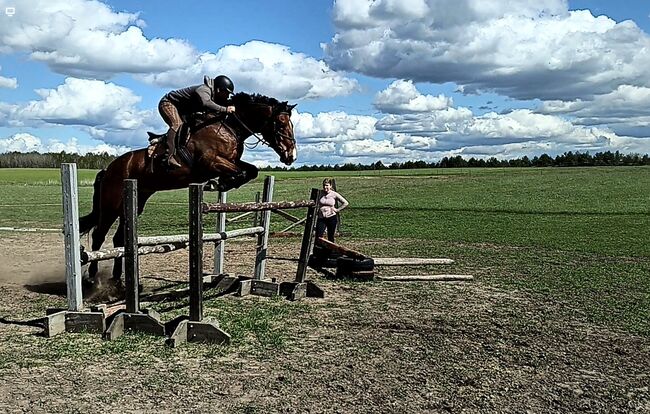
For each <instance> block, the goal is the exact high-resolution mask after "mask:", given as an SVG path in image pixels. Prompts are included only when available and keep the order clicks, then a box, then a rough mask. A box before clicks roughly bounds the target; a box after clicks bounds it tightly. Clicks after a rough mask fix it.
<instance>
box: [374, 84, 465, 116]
mask: <svg viewBox="0 0 650 414" xmlns="http://www.w3.org/2000/svg"><path fill="white" fill-rule="evenodd" d="M374 105H375V107H376V108H377V109H379V110H380V111H382V112H386V113H398V114H399V113H404V112H429V111H436V110H441V109H445V108H448V107H450V106H452V105H453V100H452V99H451V98H449V97H447V96H444V95H442V94H441V95H438V96H431V95H422V94H420V93H419V92H418V91H417V89H416V88H415V85H413V82H412V81H410V80H409V81H404V80H396V81H395V82H393V83H391V84H390V86H389V87H388V88H387V89H385V90H383V91H381V92H379V93H377V95H376V96H375V102H374Z"/></svg>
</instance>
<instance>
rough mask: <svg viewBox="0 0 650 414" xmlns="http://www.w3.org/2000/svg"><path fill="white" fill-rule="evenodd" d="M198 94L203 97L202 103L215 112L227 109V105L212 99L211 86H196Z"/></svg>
mask: <svg viewBox="0 0 650 414" xmlns="http://www.w3.org/2000/svg"><path fill="white" fill-rule="evenodd" d="M196 94H197V95H198V96H199V98H200V99H201V104H203V107H204V108H206V109H209V110H211V111H215V112H226V111H227V110H226V107H225V106H221V105H218V104H216V103H214V101H213V100H212V96H211V94H210V88H208V87H207V86H205V85H201V86H199V87H198V88H196Z"/></svg>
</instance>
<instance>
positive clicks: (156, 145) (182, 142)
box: [147, 112, 225, 170]
mask: <svg viewBox="0 0 650 414" xmlns="http://www.w3.org/2000/svg"><path fill="white" fill-rule="evenodd" d="M208 115H209V114H207V113H204V112H197V113H194V114H191V115H188V116H184V117H183V123H182V124H181V127H180V129H179V130H178V132H177V133H176V137H174V144H175V146H176V154H178V156H179V157H180V158H181V160H182V161H183V162H184V163H186V164H187V165H188V166H190V167H192V164H193V163H194V161H193V159H192V155H191V154H190V152H189V151H188V149H187V143H188V142H189V140H190V137H191V136H192V133H194V132H196V131H198V130H200V129H202V128H204V127H206V126H208V125H211V124H213V123H216V122H221V121H223V120H224V118H225V116H212V117H208ZM147 135H149V147H148V148H147V156H148V157H149V158H150V159H151V160H152V161H158V162H160V161H162V159H163V158H164V156H165V152H166V137H167V133H163V134H155V133H153V132H147ZM153 164H154V163H153V162H152V165H151V168H152V170H153Z"/></svg>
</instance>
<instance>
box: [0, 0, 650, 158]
mask: <svg viewBox="0 0 650 414" xmlns="http://www.w3.org/2000/svg"><path fill="white" fill-rule="evenodd" d="M7 7H13V8H15V14H14V15H13V16H7V15H6V14H5V13H4V11H6V8H7ZM649 16H650V2H647V1H641V0H627V1H605V0H589V1H587V0H581V1H573V0H572V1H568V2H567V1H564V0H530V1H529V0H374V1H371V0H339V1H325V0H310V1H290V0H282V1H272V2H262V1H252V0H239V1H237V2H232V3H229V2H228V3H227V2H221V1H218V2H212V1H211V2H199V1H192V2H183V3H182V4H181V3H179V2H176V1H174V2H172V1H157V2H152V1H144V0H140V1H127V0H120V1H105V2H99V1H86V0H65V1H61V0H11V1H8V0H0V152H6V151H32V150H36V151H41V152H47V151H61V150H65V151H69V152H81V153H85V152H89V151H108V152H111V153H114V154H119V153H122V152H125V151H127V150H129V149H133V148H139V147H142V146H143V145H144V144H145V143H146V131H148V130H151V131H158V132H162V131H163V130H164V129H165V127H164V124H163V122H162V121H161V119H160V116H159V114H158V113H157V103H158V101H159V99H160V97H161V96H162V95H164V94H165V93H166V92H167V91H169V90H171V89H175V88H180V87H184V86H187V85H191V84H196V83H199V82H200V81H201V79H202V77H203V75H204V74H208V75H211V76H216V75H218V74H222V73H223V74H226V75H228V76H230V77H231V78H232V79H233V80H234V81H235V86H236V89H237V90H239V91H245V92H249V93H252V92H257V93H262V94H265V95H268V96H272V97H275V98H278V99H280V100H289V101H290V102H291V103H297V104H298V106H297V107H296V109H295V110H294V113H293V115H292V119H293V121H294V124H295V130H296V136H297V140H298V149H299V153H298V155H299V158H298V161H297V163H296V165H301V164H304V163H306V164H314V163H316V164H322V163H345V162H362V163H370V162H375V161H377V160H382V161H383V162H385V163H388V162H393V161H406V160H427V161H435V160H438V159H440V158H442V157H444V156H455V155H462V156H463V157H465V158H469V157H480V158H488V157H492V156H495V157H497V158H514V157H520V156H523V155H528V156H534V155H540V154H542V153H549V154H551V155H554V154H558V153H562V152H565V151H590V152H592V153H593V152H597V151H606V150H612V151H616V150H619V151H623V152H638V153H648V152H650V127H649V125H650V69H649V68H650V35H649V33H650V17H649ZM244 158H245V159H246V160H248V161H249V162H254V163H256V164H258V165H265V164H272V165H276V164H279V160H278V159H277V156H276V155H275V154H274V153H273V152H272V151H270V150H268V149H266V148H262V147H258V148H256V149H254V150H247V152H246V153H245V155H244Z"/></svg>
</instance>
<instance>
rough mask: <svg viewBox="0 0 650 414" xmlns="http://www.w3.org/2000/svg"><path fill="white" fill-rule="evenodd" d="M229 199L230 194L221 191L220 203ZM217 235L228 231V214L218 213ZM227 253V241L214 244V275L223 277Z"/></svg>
mask: <svg viewBox="0 0 650 414" xmlns="http://www.w3.org/2000/svg"><path fill="white" fill-rule="evenodd" d="M227 199H228V193H227V192H225V191H219V194H218V196H217V202H218V203H225V202H226V200H227ZM216 231H217V233H223V232H224V231H226V213H225V212H219V213H217V228H216ZM225 251H226V242H225V240H219V241H217V242H215V243H214V269H213V272H212V273H213V274H215V275H221V274H223V261H224V254H225Z"/></svg>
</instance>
